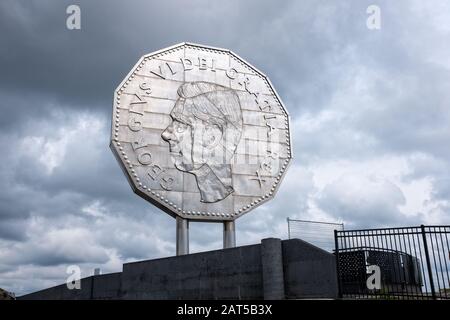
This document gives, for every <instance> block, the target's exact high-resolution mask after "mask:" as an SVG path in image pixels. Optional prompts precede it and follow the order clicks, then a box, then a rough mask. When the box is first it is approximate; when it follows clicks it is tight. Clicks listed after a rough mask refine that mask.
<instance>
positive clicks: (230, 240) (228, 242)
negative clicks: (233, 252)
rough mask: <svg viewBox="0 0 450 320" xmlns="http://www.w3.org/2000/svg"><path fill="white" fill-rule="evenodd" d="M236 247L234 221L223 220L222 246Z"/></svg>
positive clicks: (225, 247)
mask: <svg viewBox="0 0 450 320" xmlns="http://www.w3.org/2000/svg"><path fill="white" fill-rule="evenodd" d="M234 247H236V228H235V224H234V221H225V222H224V223H223V248H224V249H227V248H234Z"/></svg>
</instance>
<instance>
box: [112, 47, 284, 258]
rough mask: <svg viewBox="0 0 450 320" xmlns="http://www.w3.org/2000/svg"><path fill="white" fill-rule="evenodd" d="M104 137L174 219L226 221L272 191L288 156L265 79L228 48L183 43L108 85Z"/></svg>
mask: <svg viewBox="0 0 450 320" xmlns="http://www.w3.org/2000/svg"><path fill="white" fill-rule="evenodd" d="M110 147H111V149H112V151H113V153H114V155H115V156H116V158H117V160H118V162H119V164H120V165H121V167H122V169H123V172H124V173H125V175H126V177H127V178H128V181H129V183H130V185H131V187H132V189H133V190H134V192H135V193H136V194H138V195H139V196H141V197H143V198H144V199H146V200H148V201H150V202H151V203H152V204H154V205H156V206H157V207H158V208H160V209H162V210H163V211H165V212H166V213H168V214H170V215H171V216H173V217H175V218H176V219H177V254H185V253H188V251H189V247H188V243H189V242H188V226H189V224H188V223H189V221H212V222H214V221H215V222H222V223H224V247H232V246H234V245H235V236H234V220H235V219H237V218H238V217H240V216H242V215H244V214H246V213H247V212H249V211H250V210H252V209H254V208H256V207H257V206H259V205H261V204H263V203H265V202H267V201H269V200H271V199H272V198H273V197H274V195H275V193H276V192H277V189H278V187H279V185H280V183H281V181H282V178H283V176H284V175H285V173H286V169H287V167H288V165H289V163H290V161H291V159H292V147H291V138H290V127H289V115H288V113H287V111H286V109H285V108H284V106H283V103H282V102H281V100H280V98H279V96H278V95H277V93H276V91H275V89H274V88H273V86H272V84H271V83H270V81H269V79H268V78H267V77H266V76H265V75H264V74H263V73H261V72H260V71H258V70H257V69H256V68H255V67H253V66H251V65H250V64H249V63H248V62H246V61H245V60H243V59H242V58H240V57H239V56H237V55H236V54H235V53H233V52H231V51H229V50H226V49H219V48H213V47H208V46H203V45H197V44H191V43H182V44H178V45H175V46H172V47H169V48H166V49H163V50H160V51H157V52H153V53H150V54H147V55H144V56H143V57H141V58H140V59H139V61H138V62H137V64H136V65H135V66H134V67H133V69H132V70H131V71H130V72H129V74H128V75H127V76H126V78H125V79H124V80H123V81H122V83H121V84H120V85H119V86H118V87H117V89H116V91H115V93H114V103H113V121H112V132H111V144H110Z"/></svg>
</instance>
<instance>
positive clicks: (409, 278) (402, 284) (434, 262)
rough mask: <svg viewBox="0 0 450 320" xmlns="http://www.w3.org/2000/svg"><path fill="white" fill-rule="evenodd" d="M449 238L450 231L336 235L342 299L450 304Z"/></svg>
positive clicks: (388, 230) (405, 229)
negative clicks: (441, 301)
mask: <svg viewBox="0 0 450 320" xmlns="http://www.w3.org/2000/svg"><path fill="white" fill-rule="evenodd" d="M449 237H450V226H424V225H422V226H418V227H402V228H383V229H364V230H346V231H338V230H336V231H335V232H334V240H335V255H336V268H337V274H338V284H339V295H340V297H341V298H356V299H450V272H449V270H450V246H449V243H450V241H449ZM377 273H379V274H377Z"/></svg>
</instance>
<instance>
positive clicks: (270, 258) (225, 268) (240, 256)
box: [19, 238, 337, 299]
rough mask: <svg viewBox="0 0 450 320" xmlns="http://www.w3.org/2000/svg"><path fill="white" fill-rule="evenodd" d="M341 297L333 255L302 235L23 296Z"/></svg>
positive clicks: (158, 262)
mask: <svg viewBox="0 0 450 320" xmlns="http://www.w3.org/2000/svg"><path fill="white" fill-rule="evenodd" d="M314 297H317V298H319V297H320V298H335V297H337V277H336V265H335V258H334V255H332V254H330V253H328V252H326V251H323V250H322V249H320V248H317V247H315V246H313V245H311V244H309V243H307V242H304V241H302V240H298V239H291V240H284V241H281V240H279V239H274V238H270V239H264V240H262V244H257V245H250V246H242V247H237V248H230V249H224V250H215V251H208V252H201V253H195V254H189V255H184V256H178V257H168V258H162V259H155V260H147V261H140V262H133V263H127V264H124V265H123V272H121V273H112V274H106V275H98V276H92V277H88V278H84V279H82V282H81V289H80V290H68V289H67V287H66V285H65V284H64V285H60V286H56V287H53V288H49V289H45V290H41V291H38V292H34V293H31V294H28V295H24V296H22V297H19V299H284V298H287V299H301V298H314Z"/></svg>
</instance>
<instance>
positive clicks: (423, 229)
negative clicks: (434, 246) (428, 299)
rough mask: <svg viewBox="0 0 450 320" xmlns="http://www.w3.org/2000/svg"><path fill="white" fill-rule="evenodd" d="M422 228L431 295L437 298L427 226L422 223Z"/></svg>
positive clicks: (434, 298)
mask: <svg viewBox="0 0 450 320" xmlns="http://www.w3.org/2000/svg"><path fill="white" fill-rule="evenodd" d="M420 229H421V230H422V239H423V246H424V249H425V258H426V260H427V269H428V277H429V278H430V287H431V295H432V297H433V300H436V291H435V289H434V280H433V271H432V270H431V262H430V254H429V252H428V244H427V235H426V233H425V226H424V225H423V224H422V225H420ZM433 254H434V253H433Z"/></svg>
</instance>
